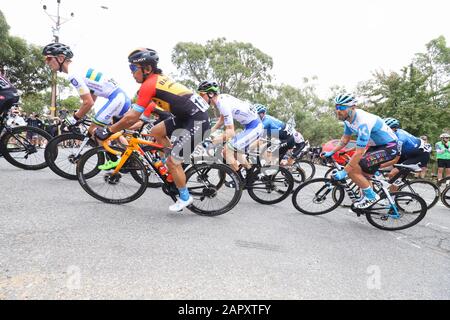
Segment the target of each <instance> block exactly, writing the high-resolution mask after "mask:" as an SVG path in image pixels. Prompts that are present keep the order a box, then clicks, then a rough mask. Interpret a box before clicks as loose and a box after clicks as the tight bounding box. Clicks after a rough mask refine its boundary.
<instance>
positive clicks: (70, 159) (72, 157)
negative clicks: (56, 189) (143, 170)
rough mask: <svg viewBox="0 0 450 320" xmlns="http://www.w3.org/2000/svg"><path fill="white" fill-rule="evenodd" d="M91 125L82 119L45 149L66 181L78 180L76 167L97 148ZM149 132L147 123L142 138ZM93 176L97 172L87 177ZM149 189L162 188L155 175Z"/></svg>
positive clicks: (52, 168) (49, 158) (51, 162)
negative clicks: (86, 155) (82, 157)
mask: <svg viewBox="0 0 450 320" xmlns="http://www.w3.org/2000/svg"><path fill="white" fill-rule="evenodd" d="M115 121H118V119H115ZM91 124H92V121H91V120H89V119H82V120H80V121H78V122H77V123H76V124H75V125H72V126H68V127H67V128H66V129H67V131H65V133H63V134H61V135H59V136H57V137H55V138H53V139H52V140H51V141H50V142H49V143H48V145H47V147H46V148H45V160H46V162H47V163H48V166H49V168H50V169H51V170H52V171H53V172H54V173H55V174H57V175H58V176H60V177H62V178H65V179H69V180H77V173H76V167H77V163H78V161H79V160H80V158H81V156H82V155H83V153H84V152H86V151H87V150H89V149H91V148H94V147H96V146H97V142H96V141H94V140H93V139H92V138H91V135H90V134H89V132H88V128H89V126H90V125H91ZM148 130H149V128H148V124H147V123H145V124H144V125H143V126H142V127H141V130H140V132H141V136H142V137H145V138H148V137H149V136H150V135H149V134H144V133H142V132H148ZM144 149H145V147H144ZM92 174H94V175H95V171H93V172H92V173H88V174H87V176H90V175H92ZM148 187H150V188H159V187H161V183H160V182H159V180H158V179H157V177H156V176H155V175H151V176H150V177H149V181H148Z"/></svg>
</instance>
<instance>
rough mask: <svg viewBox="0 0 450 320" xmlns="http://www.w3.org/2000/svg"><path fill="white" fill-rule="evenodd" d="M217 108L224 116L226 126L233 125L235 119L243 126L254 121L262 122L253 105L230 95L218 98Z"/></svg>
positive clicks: (222, 95)
mask: <svg viewBox="0 0 450 320" xmlns="http://www.w3.org/2000/svg"><path fill="white" fill-rule="evenodd" d="M217 108H218V109H219V111H220V114H221V115H223V118H224V123H225V125H226V126H229V125H232V124H233V119H234V120H236V121H237V122H239V123H240V124H242V125H243V126H246V125H248V124H249V123H251V122H252V121H254V120H258V121H259V122H261V121H260V120H259V116H258V114H257V113H256V110H255V108H254V107H253V105H252V104H250V103H249V102H246V101H242V100H239V99H237V98H235V97H233V96H230V95H229V94H220V95H219V96H218V98H217Z"/></svg>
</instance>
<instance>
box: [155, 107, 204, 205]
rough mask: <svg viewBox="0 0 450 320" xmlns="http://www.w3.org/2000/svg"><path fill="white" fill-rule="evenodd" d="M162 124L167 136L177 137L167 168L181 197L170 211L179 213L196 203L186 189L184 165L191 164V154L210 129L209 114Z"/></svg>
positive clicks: (195, 115) (200, 113)
mask: <svg viewBox="0 0 450 320" xmlns="http://www.w3.org/2000/svg"><path fill="white" fill-rule="evenodd" d="M160 124H164V126H165V128H166V133H167V136H174V137H175V141H174V143H173V148H172V152H171V154H170V156H169V158H168V159H167V167H168V169H169V172H171V174H172V177H173V180H174V183H175V185H176V187H177V188H178V192H179V195H180V198H179V200H178V201H177V202H176V203H175V204H173V205H171V206H170V207H169V210H170V211H174V212H177V211H181V210H183V209H184V208H185V207H187V206H189V205H190V204H192V202H193V201H194V199H193V198H192V196H191V195H190V194H189V191H188V189H187V187H186V174H185V172H184V169H183V166H182V164H183V162H184V163H186V162H187V163H190V156H191V153H192V152H193V151H194V149H195V147H196V146H197V145H198V144H199V143H201V142H202V141H203V138H204V134H205V132H206V131H208V130H209V128H210V127H209V117H208V113H207V112H197V113H196V114H194V115H192V116H191V117H189V118H184V119H177V118H171V119H167V120H165V121H164V122H161V123H160ZM160 124H158V126H159V125H160Z"/></svg>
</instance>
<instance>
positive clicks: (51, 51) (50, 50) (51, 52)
mask: <svg viewBox="0 0 450 320" xmlns="http://www.w3.org/2000/svg"><path fill="white" fill-rule="evenodd" d="M59 54H62V55H63V56H65V57H66V58H67V59H71V58H72V57H73V52H72V50H70V47H69V46H66V45H65V44H62V43H58V42H53V43H50V44H48V45H46V46H45V47H44V49H43V50H42V55H44V56H57V55H59Z"/></svg>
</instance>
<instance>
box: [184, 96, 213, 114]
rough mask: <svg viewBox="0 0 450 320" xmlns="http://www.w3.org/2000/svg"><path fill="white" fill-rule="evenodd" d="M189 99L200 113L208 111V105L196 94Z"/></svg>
mask: <svg viewBox="0 0 450 320" xmlns="http://www.w3.org/2000/svg"><path fill="white" fill-rule="evenodd" d="M189 99H190V100H191V101H192V102H193V103H194V104H195V105H196V107H197V108H198V109H199V110H200V111H201V112H206V111H207V110H208V109H209V104H208V103H207V102H206V101H205V100H204V99H203V98H202V97H200V96H199V95H198V94H196V93H194V94H193V95H192V96H191V97H190V98H189Z"/></svg>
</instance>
